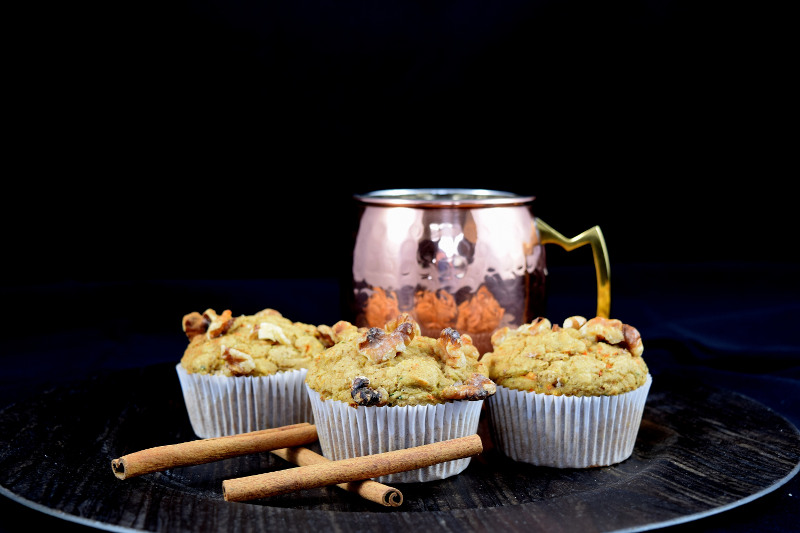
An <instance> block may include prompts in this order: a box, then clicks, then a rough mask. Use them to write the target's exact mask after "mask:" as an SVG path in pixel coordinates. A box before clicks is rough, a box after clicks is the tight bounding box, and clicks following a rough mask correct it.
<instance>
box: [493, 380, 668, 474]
mask: <svg viewBox="0 0 800 533" xmlns="http://www.w3.org/2000/svg"><path fill="white" fill-rule="evenodd" d="M652 381H653V380H652V377H651V376H650V375H649V374H648V375H647V380H646V381H645V383H644V385H642V386H641V387H639V388H638V389H635V390H633V391H630V392H627V393H624V394H619V395H615V396H553V395H550V394H537V393H533V392H525V391H519V390H514V389H509V388H507V387H503V386H500V385H498V386H497V392H496V393H495V395H494V396H492V397H491V398H489V399H488V400H487V408H488V411H489V417H490V427H491V431H492V438H493V440H494V444H495V446H497V448H498V449H499V450H500V451H501V452H502V453H503V454H504V455H506V456H507V457H510V458H511V459H513V460H515V461H521V462H525V463H530V464H534V465H537V466H549V467H555V468H589V467H595V466H609V465H612V464H616V463H620V462H622V461H624V460H625V459H627V458H629V457H630V456H631V455H632V454H633V446H634V444H635V443H636V435H637V434H638V432H639V426H640V424H641V422H642V413H643V411H644V405H645V402H646V400H647V394H648V392H649V391H650V385H651V383H652Z"/></svg>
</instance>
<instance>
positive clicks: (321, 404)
mask: <svg viewBox="0 0 800 533" xmlns="http://www.w3.org/2000/svg"><path fill="white" fill-rule="evenodd" d="M306 388H307V389H308V396H309V398H310V399H311V407H312V410H313V411H314V420H315V423H316V425H317V435H318V437H319V443H320V447H321V448H322V455H324V456H325V457H326V458H328V459H331V460H333V461H338V460H341V459H350V458H352V457H361V456H364V455H372V454H376V453H383V452H389V451H393V450H402V449H405V448H412V447H414V446H421V445H423V444H432V443H434V442H440V441H443V440H448V439H455V438H459V437H468V436H470V435H474V434H476V433H477V432H478V421H479V419H480V414H481V406H482V405H483V400H477V401H466V400H464V401H454V402H447V403H443V404H437V405H414V406H403V407H396V406H395V407H393V406H383V407H364V406H359V407H351V406H350V405H348V404H346V403H344V402H340V401H337V400H323V399H321V398H320V395H319V393H317V392H316V391H315V390H313V389H311V388H310V387H308V385H306ZM470 460H471V457H466V458H463V459H456V460H453V461H446V462H444V463H439V464H435V465H432V466H429V467H424V468H418V469H416V470H409V471H407V472H399V473H395V474H389V475H386V476H379V477H376V478H373V479H374V480H375V481H378V482H381V483H414V482H423V481H432V480H436V479H445V478H448V477H450V476H454V475H456V474H459V473H461V472H463V471H464V470H465V469H466V468H467V466H469V463H470Z"/></svg>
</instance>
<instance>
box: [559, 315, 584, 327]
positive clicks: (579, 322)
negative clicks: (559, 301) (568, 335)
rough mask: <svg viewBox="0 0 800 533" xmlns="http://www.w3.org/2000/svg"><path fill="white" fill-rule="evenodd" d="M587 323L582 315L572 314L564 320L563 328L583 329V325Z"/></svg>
mask: <svg viewBox="0 0 800 533" xmlns="http://www.w3.org/2000/svg"><path fill="white" fill-rule="evenodd" d="M584 324H586V319H585V318H583V317H582V316H578V315H576V316H571V317H569V318H568V319H566V320H564V324H563V326H562V327H563V328H564V329H581V327H582V326H583V325H584Z"/></svg>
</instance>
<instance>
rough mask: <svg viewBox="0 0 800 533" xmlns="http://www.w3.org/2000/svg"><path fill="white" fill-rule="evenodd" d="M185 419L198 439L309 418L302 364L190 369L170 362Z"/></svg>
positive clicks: (310, 418) (267, 427) (312, 415)
mask: <svg viewBox="0 0 800 533" xmlns="http://www.w3.org/2000/svg"><path fill="white" fill-rule="evenodd" d="M176 370H177V372H178V378H179V380H180V383H181V389H182V390H183V399H184V402H185V403H186V410H187V411H188V413H189V421H190V422H191V424H192V429H193V430H194V432H195V434H196V435H197V436H198V437H200V438H203V439H207V438H212V437H222V436H225V435H235V434H238V433H246V432H249V431H258V430H261V429H269V428H273V427H279V426H286V425H289V424H298V423H300V422H310V423H313V422H314V414H313V412H312V410H311V404H310V402H309V400H308V394H307V393H306V391H305V386H304V382H305V378H306V373H307V370H306V369H300V370H290V371H286V372H278V373H277V374H273V375H271V376H236V377H229V376H214V375H208V374H190V373H189V372H187V371H186V369H184V368H183V366H181V365H180V364H178V365H177V366H176Z"/></svg>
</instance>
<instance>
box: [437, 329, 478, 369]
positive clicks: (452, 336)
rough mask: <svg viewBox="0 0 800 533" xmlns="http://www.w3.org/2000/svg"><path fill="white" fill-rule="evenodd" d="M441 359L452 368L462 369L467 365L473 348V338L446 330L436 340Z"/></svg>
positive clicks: (452, 330)
mask: <svg viewBox="0 0 800 533" xmlns="http://www.w3.org/2000/svg"><path fill="white" fill-rule="evenodd" d="M436 343H437V344H438V346H439V348H440V351H439V357H441V358H442V361H444V363H445V364H446V365H447V366H449V367H451V368H462V367H463V366H465V365H466V364H467V351H468V350H469V349H470V348H471V347H472V337H470V336H469V335H466V334H465V335H462V334H460V333H459V332H458V331H456V330H454V329H453V328H444V329H443V330H442V334H441V335H439V338H438V339H437V340H436Z"/></svg>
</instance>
